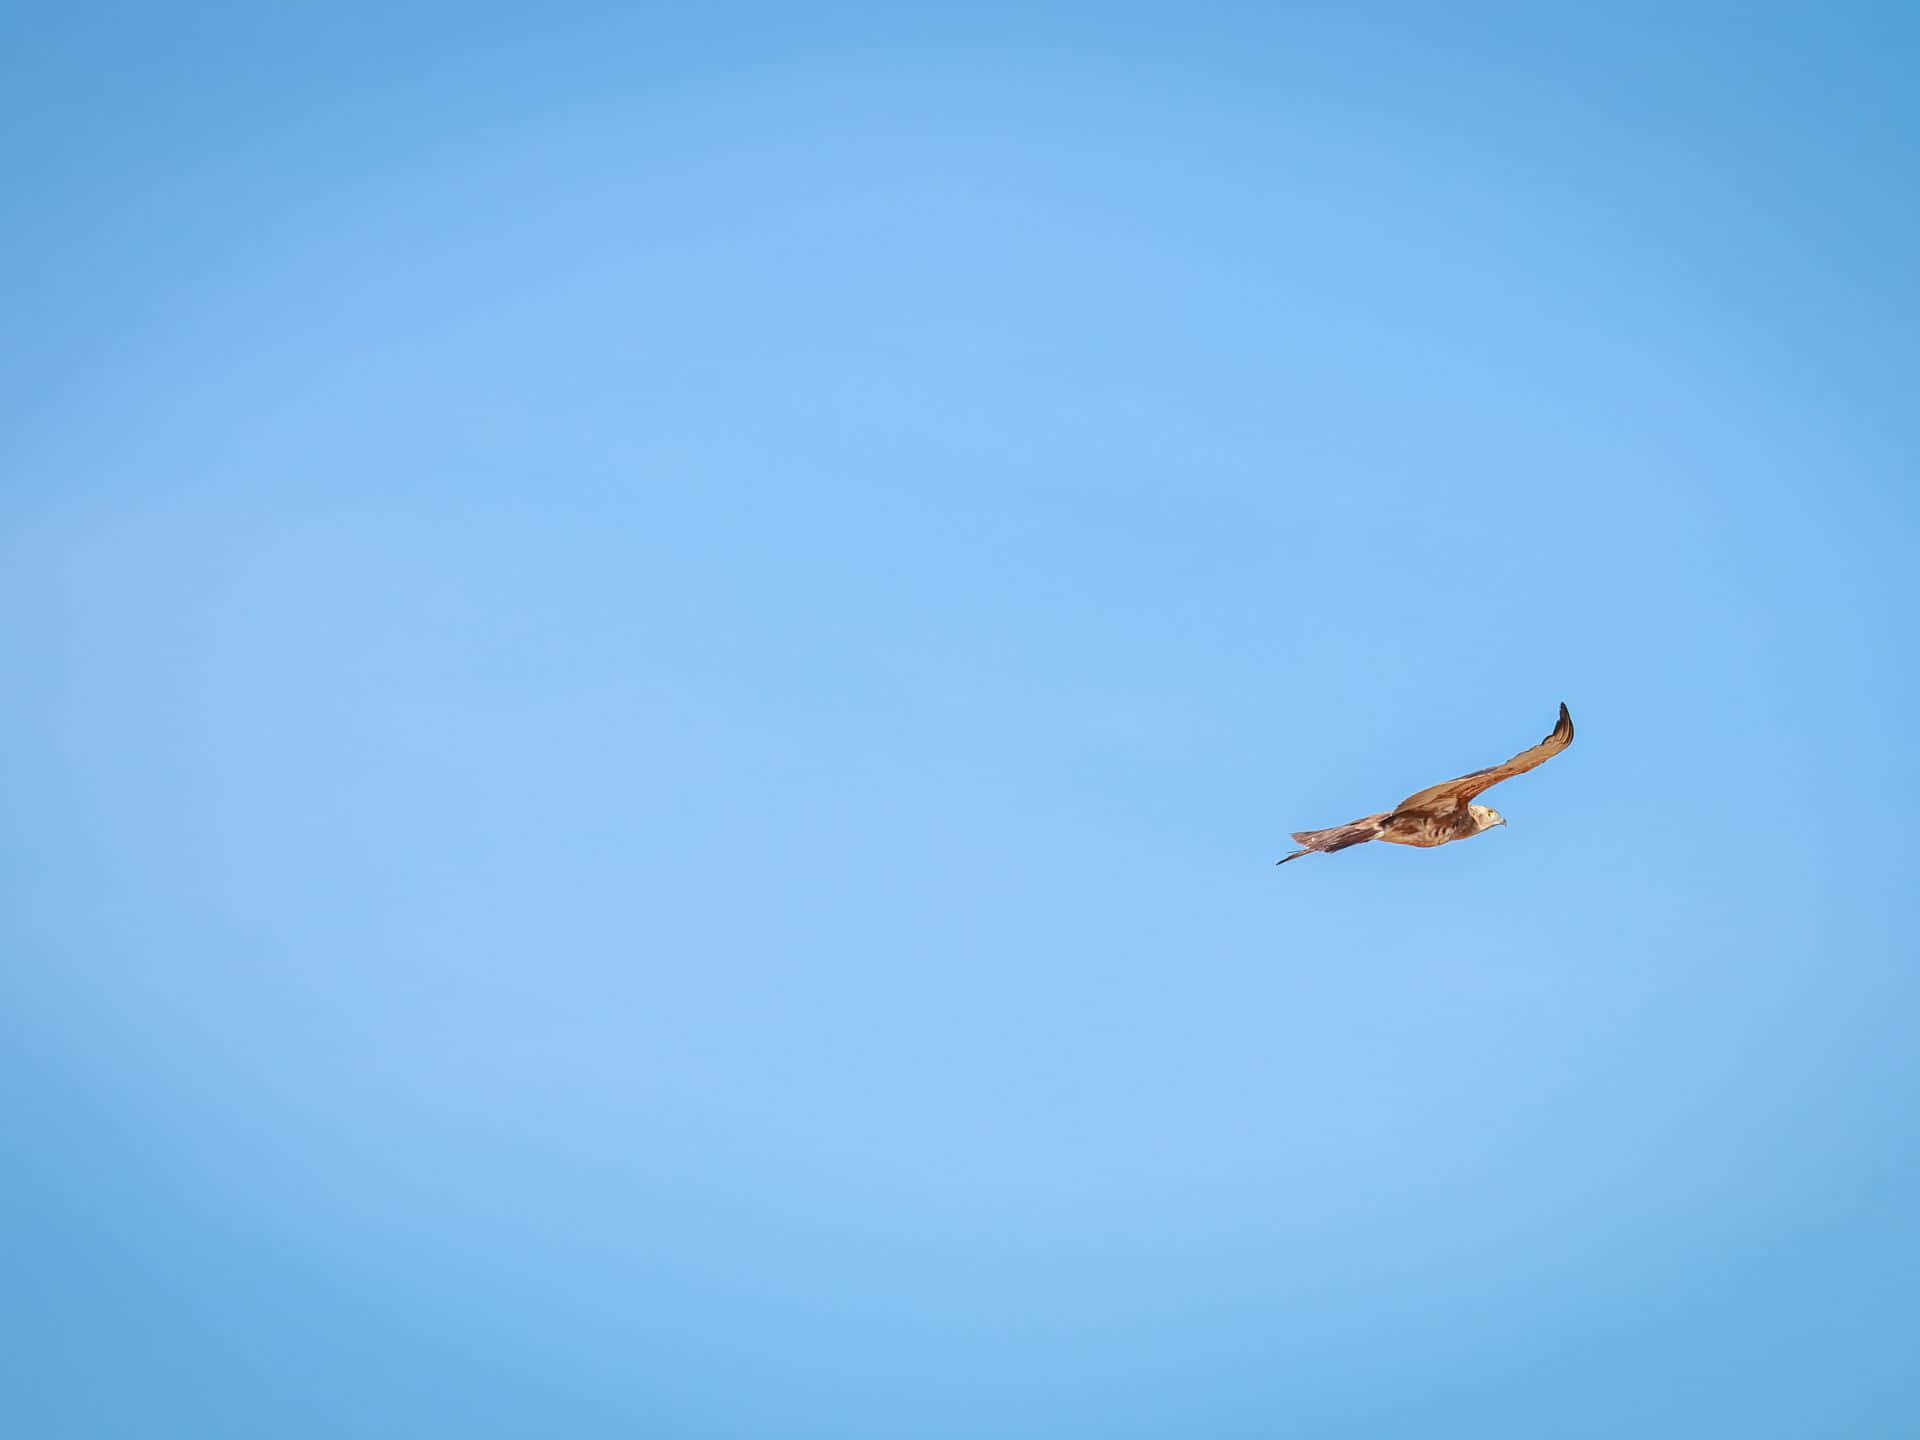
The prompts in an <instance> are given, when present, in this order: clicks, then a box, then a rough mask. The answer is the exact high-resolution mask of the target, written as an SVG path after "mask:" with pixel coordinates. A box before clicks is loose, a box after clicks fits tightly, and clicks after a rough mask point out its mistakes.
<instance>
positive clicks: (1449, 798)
mask: <svg viewBox="0 0 1920 1440" xmlns="http://www.w3.org/2000/svg"><path fill="white" fill-rule="evenodd" d="M1572 743H1573V717H1572V716H1571V715H1569V714H1567V707H1566V702H1564V701H1562V702H1561V705H1560V723H1559V724H1557V725H1555V726H1554V727H1553V733H1552V734H1551V735H1549V736H1547V738H1546V739H1544V740H1542V741H1541V742H1540V743H1539V744H1538V745H1536V746H1534V747H1533V748H1532V749H1531V750H1522V751H1521V752H1520V753H1519V754H1518V755H1516V756H1514V757H1513V758H1512V759H1511V760H1509V761H1507V762H1506V763H1505V764H1504V765H1489V766H1488V767H1487V768H1486V769H1484V770H1476V771H1474V772H1473V773H1472V774H1471V775H1462V776H1461V777H1460V778H1459V779H1458V780H1443V781H1442V782H1441V783H1440V784H1438V785H1429V786H1428V787H1427V788H1426V789H1424V790H1422V791H1420V792H1418V793H1417V794H1414V795H1409V796H1408V797H1407V798H1406V799H1404V800H1402V801H1401V802H1400V803H1399V804H1398V805H1397V806H1395V807H1394V811H1393V813H1394V814H1396V815H1404V814H1406V813H1407V812H1408V811H1409V810H1425V811H1429V812H1433V813H1441V812H1445V811H1448V810H1457V809H1459V808H1460V807H1461V806H1463V805H1465V804H1466V803H1467V802H1468V801H1469V800H1471V799H1473V797H1474V796H1476V795H1478V794H1479V793H1480V792H1481V791H1482V790H1485V789H1487V788H1488V787H1489V786H1493V785H1498V784H1499V783H1500V782H1501V781H1502V780H1511V779H1512V778H1513V777H1514V776H1516V775H1524V774H1526V773H1527V771H1529V770H1531V769H1533V767H1534V766H1536V765H1541V764H1544V763H1545V762H1546V761H1548V760H1551V759H1552V758H1553V757H1554V756H1555V755H1558V754H1559V753H1560V752H1561V751H1562V750H1564V749H1566V748H1567V746H1569V745H1571V744H1572Z"/></svg>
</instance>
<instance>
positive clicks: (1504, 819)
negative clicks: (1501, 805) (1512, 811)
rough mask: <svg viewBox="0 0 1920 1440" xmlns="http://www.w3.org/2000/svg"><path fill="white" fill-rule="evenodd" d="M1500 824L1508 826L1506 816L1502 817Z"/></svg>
mask: <svg viewBox="0 0 1920 1440" xmlns="http://www.w3.org/2000/svg"><path fill="white" fill-rule="evenodd" d="M1500 823H1501V824H1502V825H1504V824H1506V823H1507V817H1506V816H1504V815H1502V816H1501V817H1500Z"/></svg>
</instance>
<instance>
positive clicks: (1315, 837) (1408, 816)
mask: <svg viewBox="0 0 1920 1440" xmlns="http://www.w3.org/2000/svg"><path fill="white" fill-rule="evenodd" d="M1572 743H1573V717H1572V716H1571V715H1569V714H1567V707H1566V705H1565V703H1564V702H1563V703H1562V704H1561V706H1560V723H1559V724H1557V725H1555V726H1554V727H1553V733H1552V734H1550V735H1549V736H1547V738H1546V739H1544V740H1542V741H1541V742H1540V743H1539V744H1538V745H1536V746H1534V747H1533V748H1532V749H1531V750H1522V751H1521V752H1520V753H1519V754H1518V755H1516V756H1514V757H1513V758H1512V759H1511V760H1509V761H1507V762H1506V763H1505V764H1504V765H1489V766H1488V767H1487V768H1486V769H1484V770H1476V771H1474V772H1473V773H1472V774H1471V775H1462V776H1461V777H1460V778H1459V779H1458V780H1445V781H1442V782H1441V783H1440V784H1438V785H1429V786H1428V787H1427V788H1426V789H1424V790H1422V791H1420V792H1418V793H1417V794H1413V795H1409V796H1408V797H1407V798H1406V799H1404V800H1402V801H1401V802H1400V803H1399V804H1398V805H1396V806H1394V807H1393V809H1391V810H1383V811H1381V812H1380V813H1379V814H1378V815H1369V816H1367V817H1366V818H1365V819H1363V820H1354V821H1352V822H1350V823H1348V824H1346V825H1335V826H1333V827H1332V828H1331V829H1327V830H1296V831H1294V832H1293V838H1294V839H1295V841H1297V842H1298V843H1299V844H1300V846H1301V847H1302V848H1300V849H1298V850H1296V851H1294V852H1293V853H1292V854H1291V855H1285V856H1282V857H1281V858H1280V859H1278V860H1276V861H1275V862H1274V863H1275V864H1276V865H1284V864H1286V863H1287V861H1289V860H1298V859H1299V858H1300V857H1301V856H1302V855H1312V854H1314V853H1315V852H1316V851H1317V852H1319V853H1320V854H1323V855H1331V854H1332V853H1333V852H1334V851H1336V850H1345V849H1346V848H1347V847H1348V846H1349V845H1364V844H1366V843H1367V841H1369V840H1384V841H1386V842H1387V843H1388V844H1389V845H1419V846H1422V847H1430V846H1434V845H1444V844H1446V843H1447V842H1448V841H1449V840H1465V839H1467V838H1468V837H1469V836H1471V835H1478V834H1479V833H1480V832H1481V831H1483V830H1491V829H1492V828H1493V827H1494V826H1496V825H1504V824H1506V823H1507V817H1506V816H1504V815H1502V814H1501V813H1500V812H1499V811H1498V810H1495V809H1494V808H1493V807H1492V806H1490V805H1474V804H1470V803H1469V802H1470V801H1471V800H1472V799H1473V797H1474V796H1476V795H1478V794H1479V793H1480V792H1481V791H1482V790H1485V789H1487V788H1488V787H1490V786H1493V785H1498V784H1499V783H1500V782H1501V781H1502V780H1511V779H1512V778H1513V777H1514V776H1516V775H1524V774H1526V773H1527V771H1529V770H1531V769H1533V767H1534V766H1536V765H1539V764H1542V763H1544V762H1545V761H1547V760H1550V759H1552V758H1553V757H1554V756H1555V755H1558V754H1559V753H1560V752H1561V751H1562V750H1564V749H1566V748H1567V746H1569V745H1571V744H1572Z"/></svg>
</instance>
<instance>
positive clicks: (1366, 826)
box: [1273, 810, 1393, 865]
mask: <svg viewBox="0 0 1920 1440" xmlns="http://www.w3.org/2000/svg"><path fill="white" fill-rule="evenodd" d="M1392 813H1393V812H1392V811H1389V810H1382V811H1381V812H1380V813H1379V814H1378V815H1368V816H1366V817H1365V818H1364V819H1360V820H1350V821H1348V822H1347V823H1346V824H1345V825H1334V826H1330V827H1329V828H1327V829H1325V830H1296V831H1294V832H1293V838H1294V839H1295V840H1296V841H1298V842H1299V843H1300V845H1301V846H1302V848H1301V849H1299V850H1296V851H1294V852H1293V853H1292V854H1291V855H1283V856H1281V857H1280V858H1279V859H1278V860H1276V861H1274V862H1273V863H1274V864H1276V865H1284V864H1286V863H1287V861H1289V860H1298V859H1299V858H1300V857H1301V856H1302V855H1314V854H1320V855H1331V854H1332V853H1333V852H1334V851H1336V850H1345V849H1346V848H1347V847H1348V846H1349V845H1364V844H1366V843H1367V841H1369V840H1376V839H1378V838H1379V836H1380V832H1381V831H1382V830H1384V829H1386V828H1387V821H1388V820H1389V819H1391V818H1392Z"/></svg>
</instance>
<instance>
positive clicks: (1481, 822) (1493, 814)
mask: <svg viewBox="0 0 1920 1440" xmlns="http://www.w3.org/2000/svg"><path fill="white" fill-rule="evenodd" d="M1467 813H1468V814H1469V815H1471V816H1473V818H1474V821H1475V822H1476V824H1477V827H1478V828H1479V829H1481V830H1491V829H1492V828H1493V827H1494V826H1496V825H1504V824H1506V823H1507V817H1506V816H1504V815H1502V814H1501V813H1500V812H1499V811H1498V810H1496V809H1494V808H1493V807H1492V806H1491V805H1469V806H1467Z"/></svg>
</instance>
